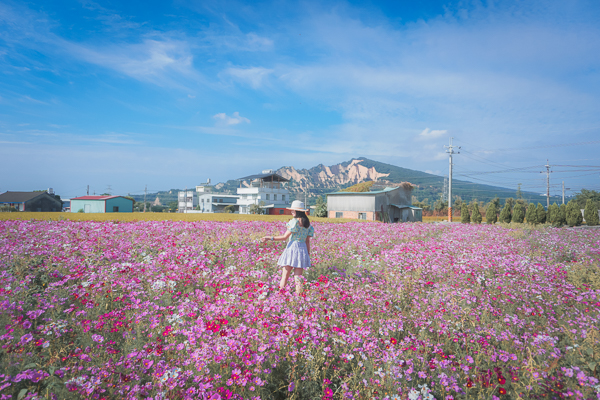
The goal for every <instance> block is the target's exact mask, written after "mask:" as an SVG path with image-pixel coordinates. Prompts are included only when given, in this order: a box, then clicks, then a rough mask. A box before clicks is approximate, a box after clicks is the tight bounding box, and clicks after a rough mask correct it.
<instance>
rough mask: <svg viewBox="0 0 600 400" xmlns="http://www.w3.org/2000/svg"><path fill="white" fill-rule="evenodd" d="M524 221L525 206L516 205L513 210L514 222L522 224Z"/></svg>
mask: <svg viewBox="0 0 600 400" xmlns="http://www.w3.org/2000/svg"><path fill="white" fill-rule="evenodd" d="M524 220H525V211H524V210H523V205H522V204H520V203H517V204H515V207H514V208H513V214H512V222H516V223H518V224H522V223H523V221H524Z"/></svg>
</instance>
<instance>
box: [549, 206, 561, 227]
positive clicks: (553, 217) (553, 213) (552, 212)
mask: <svg viewBox="0 0 600 400" xmlns="http://www.w3.org/2000/svg"><path fill="white" fill-rule="evenodd" d="M558 212H559V210H558V205H556V203H552V204H550V207H548V216H547V218H546V222H548V223H550V224H552V225H554V226H556V221H557V220H558Z"/></svg>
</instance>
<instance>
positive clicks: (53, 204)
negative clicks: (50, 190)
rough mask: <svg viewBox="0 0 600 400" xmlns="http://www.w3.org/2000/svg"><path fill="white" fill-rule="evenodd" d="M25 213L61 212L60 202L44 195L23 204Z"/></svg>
mask: <svg viewBox="0 0 600 400" xmlns="http://www.w3.org/2000/svg"><path fill="white" fill-rule="evenodd" d="M25 211H44V212H48V211H62V202H61V201H59V200H57V199H56V198H54V197H50V195H48V194H45V195H42V196H39V197H36V198H35V199H32V200H30V201H27V202H25Z"/></svg>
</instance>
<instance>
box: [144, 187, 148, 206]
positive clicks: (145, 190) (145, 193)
mask: <svg viewBox="0 0 600 400" xmlns="http://www.w3.org/2000/svg"><path fill="white" fill-rule="evenodd" d="M147 194H148V185H146V187H145V188H144V212H146V195H147Z"/></svg>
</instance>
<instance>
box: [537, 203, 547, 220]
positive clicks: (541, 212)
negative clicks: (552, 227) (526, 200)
mask: <svg viewBox="0 0 600 400" xmlns="http://www.w3.org/2000/svg"><path fill="white" fill-rule="evenodd" d="M535 219H536V221H537V223H538V224H543V223H544V222H546V209H545V208H544V206H543V205H542V203H538V205H537V208H536V210H535Z"/></svg>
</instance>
